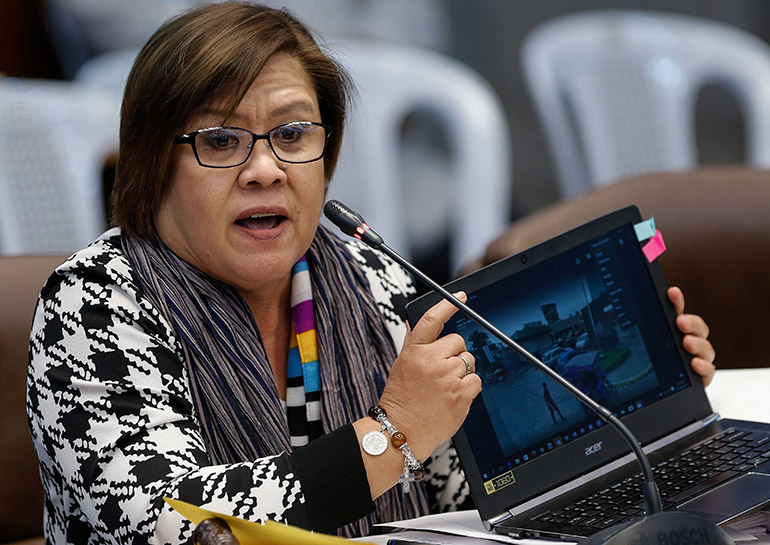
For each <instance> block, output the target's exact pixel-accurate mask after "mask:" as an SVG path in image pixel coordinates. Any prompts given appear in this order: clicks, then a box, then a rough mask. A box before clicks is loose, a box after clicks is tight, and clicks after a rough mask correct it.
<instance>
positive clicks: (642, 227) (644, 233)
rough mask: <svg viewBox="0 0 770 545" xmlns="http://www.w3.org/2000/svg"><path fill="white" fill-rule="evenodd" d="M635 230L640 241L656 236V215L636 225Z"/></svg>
mask: <svg viewBox="0 0 770 545" xmlns="http://www.w3.org/2000/svg"><path fill="white" fill-rule="evenodd" d="M634 231H635V232H636V240H638V241H639V242H641V241H643V240H647V239H648V238H652V237H654V236H655V231H656V229H655V216H652V217H651V218H650V219H648V220H644V221H640V222H639V223H637V224H636V225H634Z"/></svg>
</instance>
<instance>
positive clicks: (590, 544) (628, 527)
mask: <svg viewBox="0 0 770 545" xmlns="http://www.w3.org/2000/svg"><path fill="white" fill-rule="evenodd" d="M324 214H325V215H326V217H327V218H328V219H329V221H331V222H332V223H334V224H335V225H336V226H337V227H339V228H340V230H342V232H343V233H345V234H347V235H350V236H353V237H355V238H357V239H359V240H361V241H363V242H365V243H366V244H368V245H369V246H371V247H372V248H375V249H377V250H380V251H381V252H383V253H384V254H386V255H387V256H388V257H390V258H391V259H393V260H394V261H395V262H396V263H398V264H399V265H401V266H402V267H404V268H405V269H406V270H407V271H409V272H410V273H411V274H413V275H414V276H415V277H417V278H418V279H419V280H420V281H422V282H423V283H425V284H426V285H427V286H429V287H430V288H432V289H433V290H435V291H436V292H438V293H439V294H440V295H441V296H442V297H443V298H444V299H446V300H447V301H449V302H451V303H452V304H453V305H454V306H455V307H457V309H458V310H460V311H461V312H462V313H463V314H465V316H467V317H468V318H470V319H471V320H473V321H474V322H475V323H477V324H478V325H480V326H481V327H483V328H484V329H486V330H487V331H489V332H490V333H492V334H493V335H494V336H495V337H497V338H498V339H499V340H500V341H501V342H503V343H504V344H505V345H506V346H508V347H509V348H511V349H513V350H514V351H516V352H517V353H518V354H520V355H521V356H523V357H524V358H526V359H527V361H529V362H530V363H531V364H532V365H534V366H535V367H537V368H538V369H540V371H542V372H543V373H545V374H546V375H548V376H549V377H551V378H552V379H553V380H555V381H556V382H558V383H559V384H560V385H561V386H562V387H563V388H565V389H566V390H567V391H569V392H570V393H571V394H572V395H573V396H575V397H576V398H577V399H578V400H579V401H580V402H581V403H583V404H584V405H585V406H586V407H588V408H589V409H591V410H592V411H593V412H595V413H596V414H597V415H599V417H600V418H601V419H602V420H604V421H605V422H606V423H607V424H608V425H609V426H611V427H612V428H613V429H615V430H616V431H617V432H618V433H620V435H622V436H623V438H624V439H625V440H626V442H627V443H628V445H629V446H630V447H631V450H632V451H633V453H634V454H635V455H636V459H637V461H638V462H639V465H640V467H641V469H642V475H643V477H644V485H643V494H644V502H645V510H646V513H647V515H648V516H647V517H645V518H644V519H642V520H641V521H631V522H627V523H624V524H621V525H618V526H613V527H611V528H607V529H606V530H603V531H601V532H599V533H597V534H594V535H593V536H590V537H588V538H586V539H585V540H583V542H582V543H583V545H598V544H601V545H627V543H628V542H629V539H630V536H631V534H632V533H642V534H645V535H648V536H650V537H652V536H655V535H658V534H659V533H660V532H677V533H681V532H693V531H705V532H707V533H708V535H709V537H710V538H711V540H710V543H711V545H734V542H733V540H732V539H731V538H730V537H729V536H728V535H727V533H725V531H724V530H722V529H721V528H719V527H718V526H716V525H715V524H713V523H711V522H710V521H707V520H706V519H703V518H701V517H697V516H695V515H692V514H690V513H687V512H670V513H663V512H662V511H663V508H662V505H661V499H660V492H659V491H658V486H657V484H656V483H655V478H654V476H653V473H652V468H651V467H650V462H649V460H648V459H647V455H646V454H645V453H644V450H643V449H642V446H641V444H640V443H639V441H638V440H637V439H636V437H634V434H633V433H631V430H629V429H628V428H627V427H626V426H625V424H623V423H622V422H621V421H620V419H619V418H617V417H616V416H615V415H613V414H612V413H611V412H610V411H609V409H607V408H606V407H604V406H602V405H600V404H599V403H597V402H596V401H594V400H593V399H591V398H590V397H588V396H587V395H586V394H584V393H583V392H582V391H580V390H579V389H578V388H577V387H575V386H573V385H572V383H570V382H569V381H567V380H566V379H565V378H563V377H562V376H561V375H559V374H558V373H557V372H555V371H554V370H553V369H551V368H550V367H548V366H547V365H545V364H544V363H543V362H542V361H540V360H539V359H537V358H536V357H535V356H533V355H532V354H530V353H529V351H527V350H526V349H525V348H524V347H522V346H521V345H519V344H518V343H517V342H516V341H514V340H513V339H511V338H510V337H509V336H507V335H506V334H505V333H503V332H502V331H500V330H499V329H498V328H497V327H495V326H494V325H493V324H492V323H491V322H489V321H488V320H487V319H485V318H484V317H482V316H481V315H480V314H478V313H477V312H476V311H474V310H473V309H472V308H470V307H469V306H468V305H466V304H465V303H463V302H462V301H460V300H459V299H458V298H457V297H455V296H454V295H452V294H451V293H449V292H448V291H447V290H446V289H444V288H443V287H442V286H440V285H439V284H438V283H437V282H436V281H434V280H433V279H432V278H430V277H428V276H427V275H426V274H424V273H423V272H422V271H421V270H419V269H418V268H417V267H415V266H414V265H412V264H411V263H409V262H408V261H407V260H405V259H404V258H403V257H401V256H400V255H399V254H398V253H397V252H395V251H394V250H392V249H391V248H390V247H389V246H388V245H387V244H385V242H384V241H383V240H382V237H380V236H379V235H378V234H377V233H376V232H375V231H373V230H372V229H371V228H370V227H369V226H368V225H367V224H366V222H365V221H364V219H363V218H362V217H361V215H360V214H358V213H356V212H354V211H353V210H351V209H350V208H348V207H347V206H345V205H344V204H342V203H341V202H339V201H336V200H329V201H327V202H326V204H325V205H324ZM656 533H657V534H656Z"/></svg>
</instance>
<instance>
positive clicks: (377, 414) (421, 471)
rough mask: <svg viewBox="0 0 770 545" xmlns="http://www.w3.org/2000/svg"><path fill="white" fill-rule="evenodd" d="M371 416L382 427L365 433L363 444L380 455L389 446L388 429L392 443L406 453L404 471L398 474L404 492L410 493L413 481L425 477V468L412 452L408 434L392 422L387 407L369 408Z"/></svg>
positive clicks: (376, 454) (372, 453)
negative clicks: (387, 413)
mask: <svg viewBox="0 0 770 545" xmlns="http://www.w3.org/2000/svg"><path fill="white" fill-rule="evenodd" d="M369 416H370V417H371V418H372V419H374V420H375V421H377V422H379V423H380V425H381V426H382V427H381V428H380V431H370V432H369V433H367V434H366V435H364V438H363V439H362V440H361V446H362V447H363V449H364V452H366V453H367V454H371V455H372V456H379V455H380V454H382V453H383V452H385V451H386V450H387V448H388V440H387V439H386V438H385V433H384V432H385V430H387V431H388V433H389V434H390V442H391V444H392V445H393V446H394V447H396V448H397V449H399V450H400V451H401V452H402V453H403V455H404V472H403V473H402V474H401V475H399V476H398V482H399V483H401V486H402V487H403V489H404V493H405V494H408V493H409V489H410V488H411V483H413V482H417V481H421V480H422V478H423V477H425V468H424V467H423V465H422V464H421V463H420V462H419V460H417V458H415V457H414V454H412V449H410V448H409V444H408V443H407V442H406V435H404V434H403V433H401V432H400V431H398V430H397V429H396V427H395V426H394V425H393V424H391V423H390V421H389V420H388V417H387V415H386V414H385V409H383V408H382V407H380V406H379V405H375V406H374V407H372V408H370V409H369Z"/></svg>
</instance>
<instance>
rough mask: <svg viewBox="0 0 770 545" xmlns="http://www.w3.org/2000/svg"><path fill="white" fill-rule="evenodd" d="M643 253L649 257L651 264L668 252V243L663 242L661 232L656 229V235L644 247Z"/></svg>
mask: <svg viewBox="0 0 770 545" xmlns="http://www.w3.org/2000/svg"><path fill="white" fill-rule="evenodd" d="M642 251H643V252H644V255H645V256H646V257H647V261H649V262H650V263H652V262H653V261H655V260H656V259H657V258H658V256H659V255H660V254H662V253H663V252H665V251H666V243H665V242H663V235H662V234H661V233H660V231H659V230H657V229H656V230H655V235H654V236H653V237H652V238H651V239H650V240H649V241H648V242H647V244H645V245H644V246H642Z"/></svg>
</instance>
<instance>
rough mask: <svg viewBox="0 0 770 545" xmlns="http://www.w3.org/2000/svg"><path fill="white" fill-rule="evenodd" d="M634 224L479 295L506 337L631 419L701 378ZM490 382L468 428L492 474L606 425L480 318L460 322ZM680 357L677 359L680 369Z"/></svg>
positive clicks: (456, 323)
mask: <svg viewBox="0 0 770 545" xmlns="http://www.w3.org/2000/svg"><path fill="white" fill-rule="evenodd" d="M642 259H644V257H643V255H642V254H641V252H640V250H639V245H638V242H637V240H636V237H635V235H634V232H633V229H632V227H631V226H630V225H628V226H624V227H623V228H620V229H617V230H615V231H613V232H612V233H610V234H609V235H605V236H602V237H600V238H598V239H596V240H593V241H591V242H589V243H586V244H584V245H581V246H580V247H578V248H574V249H573V250H571V251H569V252H566V253H564V254H561V255H559V256H557V257H554V258H551V259H549V260H546V261H543V262H541V263H538V264H536V265H534V266H532V267H529V268H527V269H525V270H523V271H521V272H519V273H517V274H515V275H513V276H511V277H509V278H506V279H503V280H501V281H498V282H496V283H494V284H492V285H490V286H487V287H485V288H483V289H481V290H477V291H476V292H474V293H472V294H471V295H470V299H469V303H468V304H469V305H470V306H471V307H472V308H474V309H475V310H476V311H477V312H479V313H480V314H482V315H483V316H484V317H486V318H487V319H489V320H490V321H491V322H492V323H493V324H494V325H495V326H496V327H498V328H499V329H500V330H501V331H503V333H505V334H506V335H508V336H509V337H511V338H512V339H513V340H514V341H516V342H517V343H518V344H519V345H521V346H522V347H523V348H525V349H526V350H527V351H529V352H530V353H531V354H533V355H534V356H536V357H537V358H539V359H540V360H541V361H542V362H543V363H545V365H547V366H548V367H550V368H551V369H553V370H555V371H556V372H558V373H559V374H560V375H561V376H563V377H564V378H566V379H567V380H569V381H570V382H571V383H572V384H573V385H575V386H576V387H577V388H579V389H580V390H581V391H582V392H583V393H585V394H587V395H588V396H589V397H591V398H592V399H594V400H595V401H597V402H599V403H600V404H601V405H604V406H605V407H607V408H608V409H610V410H611V411H612V412H613V413H615V414H616V415H617V416H619V417H621V418H622V417H623V416H625V415H627V414H630V413H633V412H635V411H638V410H641V409H642V408H643V407H645V406H647V405H650V404H652V403H654V402H655V401H657V400H659V399H661V398H663V397H665V396H667V395H670V394H671V393H674V392H675V391H678V390H680V389H682V388H685V387H686V386H688V385H689V380H688V378H687V375H686V372H685V370H684V368H683V367H682V365H681V360H680V358H679V356H678V352H677V348H676V346H675V343H674V339H673V337H672V335H671V333H670V331H669V329H668V326H667V324H666V319H665V316H664V314H663V312H662V309H661V308H660V305H659V303H658V301H657V294H656V293H655V290H654V285H653V283H652V280H651V278H650V276H649V272H648V271H647V267H646V264H645V263H644V262H642V261H640V260H642ZM449 326H450V328H453V329H455V330H456V331H457V332H458V333H460V334H461V335H462V336H463V338H464V339H465V340H466V345H467V347H468V350H469V351H470V352H471V353H472V354H473V355H474V356H475V358H476V371H477V373H478V374H479V375H480V376H481V378H482V382H483V385H484V387H483V390H482V393H481V395H480V396H479V398H477V400H476V401H475V402H474V404H473V407H472V408H471V413H470V414H469V416H468V419H467V420H466V424H465V426H464V428H463V429H464V430H465V432H466V434H467V435H468V436H469V439H470V438H471V436H476V438H475V440H471V444H472V445H481V444H483V445H485V446H484V448H479V452H474V455H475V457H476V460H477V463H478V464H479V469H480V470H481V471H482V473H483V474H484V475H483V476H484V477H485V478H490V477H492V476H494V475H495V474H499V473H501V472H502V471H507V470H508V469H509V468H511V467H515V466H520V465H521V464H524V463H526V462H528V461H530V460H532V459H533V458H536V457H538V456H541V455H543V454H546V453H548V452H550V451H552V450H554V449H557V448H559V447H560V446H562V445H565V444H567V443H569V442H570V441H572V440H574V439H576V438H578V437H581V436H583V435H585V434H587V433H590V432H591V431H593V430H594V429H596V428H597V427H601V426H602V425H603V422H602V421H601V420H599V418H598V417H597V416H596V415H595V414H594V413H592V412H591V411H589V410H588V409H587V408H585V407H584V406H583V404H582V403H580V402H579V401H578V400H577V399H575V398H574V397H573V396H572V395H571V394H570V393H569V392H567V391H566V390H565V389H564V388H562V387H561V386H559V385H558V384H557V383H556V382H555V381H553V380H552V379H550V378H549V377H547V375H545V374H544V373H543V372H541V371H540V370H538V369H537V368H535V367H534V366H533V365H532V364H531V363H529V362H528V361H526V360H525V359H524V358H523V357H521V356H519V355H518V354H517V353H515V352H514V351H512V350H510V349H509V348H507V347H505V346H504V345H503V343H502V342H500V341H499V340H498V339H497V338H495V337H494V336H492V335H491V334H489V333H487V332H486V331H485V330H484V329H483V328H481V327H480V326H478V325H477V324H476V323H475V322H473V321H471V320H469V319H467V318H465V317H463V316H458V315H456V316H455V317H454V318H453V319H452V320H451V322H450V323H449ZM672 362H677V363H678V364H677V365H672Z"/></svg>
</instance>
